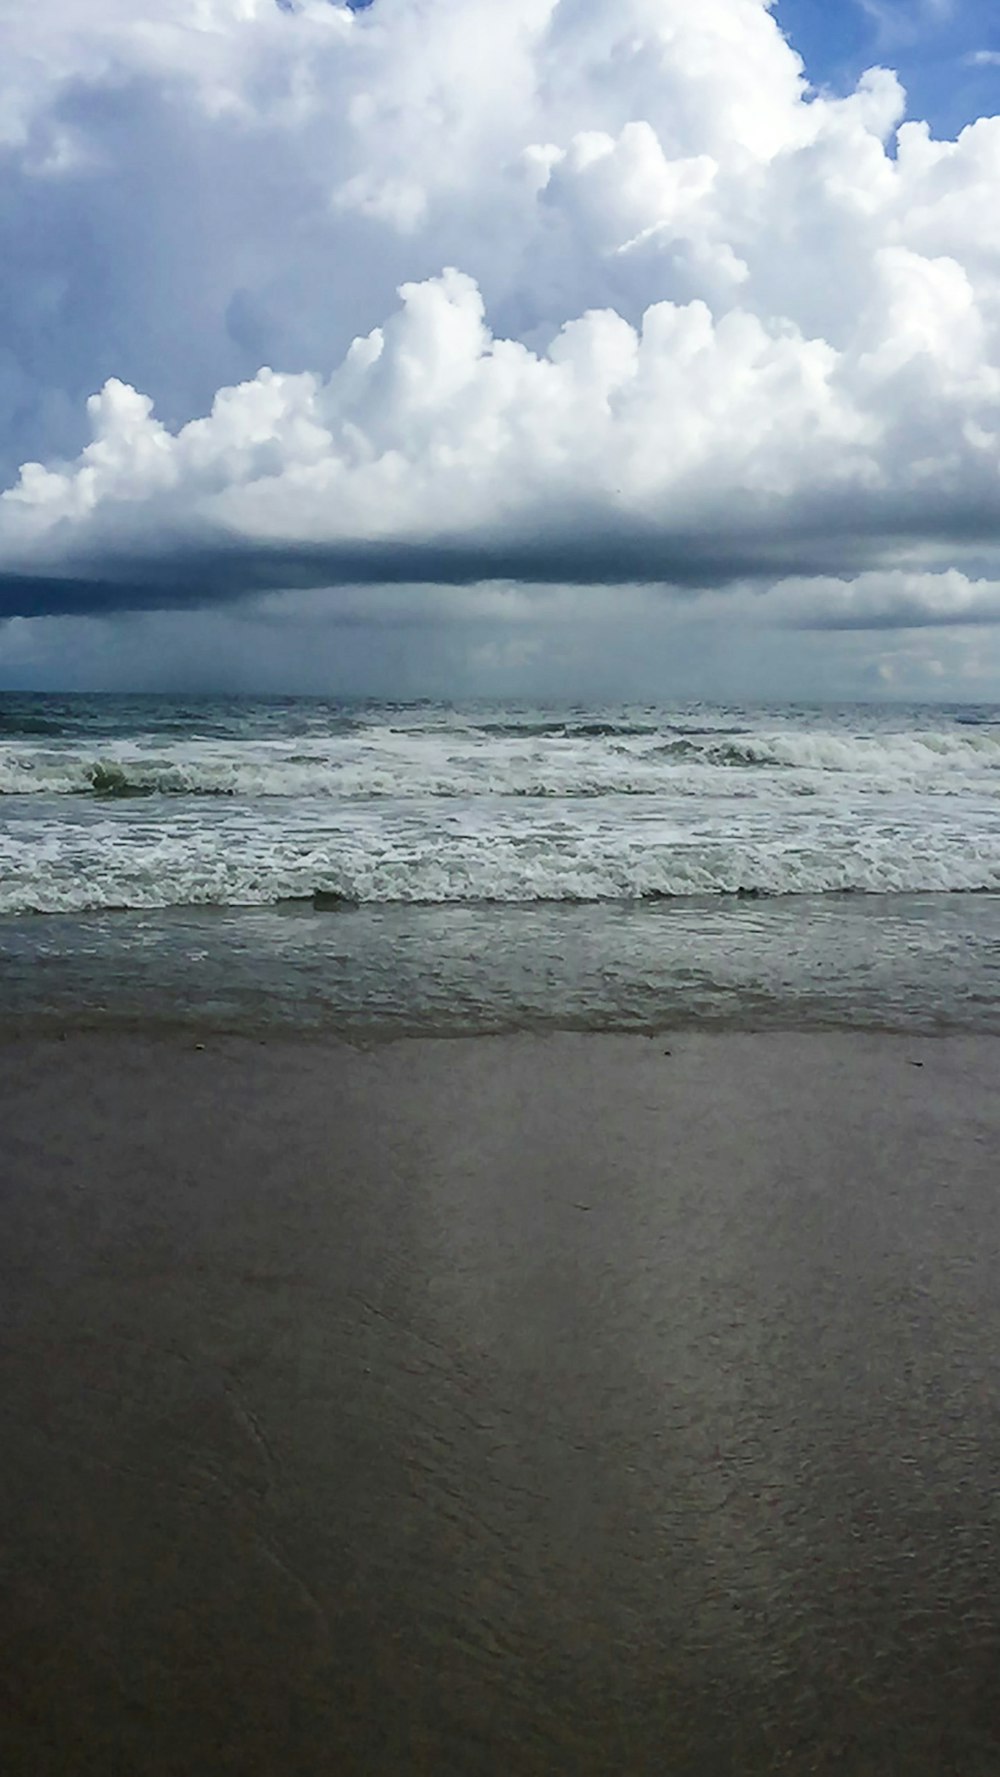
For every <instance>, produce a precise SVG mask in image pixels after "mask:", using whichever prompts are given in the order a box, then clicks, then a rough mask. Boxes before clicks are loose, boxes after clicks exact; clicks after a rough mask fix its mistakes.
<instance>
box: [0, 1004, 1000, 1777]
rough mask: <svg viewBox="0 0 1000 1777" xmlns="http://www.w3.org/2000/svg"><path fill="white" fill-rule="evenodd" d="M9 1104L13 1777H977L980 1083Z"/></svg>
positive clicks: (13, 1089)
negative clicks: (624, 1776)
mask: <svg viewBox="0 0 1000 1777" xmlns="http://www.w3.org/2000/svg"><path fill="white" fill-rule="evenodd" d="M665 1050H669V1051H670V1053H669V1054H666V1053H664V1051H665ZM0 1056H2V1062H0V1074H2V1085H0V1129H2V1132H3V1169H2V1170H3V1174H4V1183H3V1186H2V1190H0V1254H2V1264H3V1278H2V1289H0V1316H2V1354H3V1355H2V1363H3V1395H2V1398H3V1407H4V1416H3V1461H2V1464H0V1497H2V1509H3V1522H4V1527H5V1536H4V1543H5V1548H4V1563H3V1565H4V1591H5V1596H6V1602H5V1606H4V1610H3V1636H4V1646H3V1649H2V1659H0V1684H2V1689H3V1693H4V1694H3V1696H2V1698H0V1703H2V1708H0V1722H2V1725H0V1768H2V1769H3V1771H4V1772H5V1773H6V1774H7V1777H19V1774H20V1773H31V1777H46V1774H48V1773H57V1772H58V1773H73V1774H74V1777H90V1774H91V1773H93V1774H94V1777H97V1774H98V1773H99V1774H100V1777H108V1774H109V1773H113V1772H122V1773H126V1772H127V1773H129V1777H146V1774H147V1773H148V1774H154V1773H155V1774H156V1777H161V1774H162V1777H167V1774H168V1773H169V1774H170V1777H178V1774H181V1773H183V1774H184V1777H195V1774H196V1773H212V1774H213V1777H215V1774H216V1773H223V1772H233V1773H240V1777H257V1774H258V1773H259V1774H264V1773H268V1774H270V1773H274V1774H275V1777H279V1774H281V1777H285V1774H290V1773H295V1774H297V1773H301V1774H302V1777H306V1774H308V1777H317V1774H319V1773H326V1772H330V1773H337V1774H338V1777H339V1774H340V1773H359V1774H360V1773H364V1774H365V1777H370V1774H372V1773H392V1774H393V1777H399V1774H403V1773H410V1772H418V1773H423V1772H426V1773H433V1774H434V1777H443V1774H450V1773H454V1774H455V1777H478V1774H479V1773H484V1774H485V1773H489V1774H490V1777H501V1774H502V1777H520V1774H521V1773H524V1774H528V1773H532V1774H533V1773H572V1774H573V1777H585V1774H589V1773H602V1774H603V1773H607V1774H608V1777H612V1774H613V1777H618V1774H620V1773H649V1774H650V1777H653V1774H654V1773H655V1774H657V1777H674V1774H679V1773H684V1774H685V1777H687V1774H690V1777H716V1774H718V1777H724V1774H728V1773H733V1774H734V1777H735V1774H737V1773H739V1774H740V1777H744V1774H755V1773H764V1772H781V1771H789V1772H794V1773H806V1772H810V1773H811V1772H820V1773H830V1774H831V1777H832V1774H833V1773H836V1774H837V1777H861V1774H865V1777H867V1774H869V1773H870V1774H871V1777H875V1774H876V1773H878V1774H879V1777H885V1774H887V1773H893V1774H895V1773H900V1774H906V1777H917V1774H920V1773H927V1774H928V1777H931V1774H933V1777H944V1774H946V1773H956V1774H957V1773H961V1777H995V1774H996V1772H997V1770H998V1769H1000V1685H998V1682H997V1673H998V1671H1000V1578H998V1557H997V1538H998V1532H1000V1490H998V1486H997V1475H998V1473H1000V1414H998V1406H1000V1372H998V1367H997V1362H996V1354H997V1351H998V1349H1000V1286H998V1277H1000V1269H998V1243H1000V1187H998V1179H997V1159H996V1157H997V1154H998V1152H1000V1127H998V1125H1000V1106H998V1100H997V1095H996V1091H995V1082H996V1079H997V1076H998V1064H1000V1040H996V1039H990V1038H955V1039H939V1040H931V1041H924V1040H921V1041H918V1040H915V1039H914V1040H904V1039H899V1038H897V1039H892V1038H882V1037H876V1036H853V1035H843V1036H837V1035H831V1036H808V1037H793V1036H786V1035H780V1034H771V1035H767V1036H761V1037H753V1036H743V1035H740V1036H737V1035H731V1036H710V1035H702V1036H698V1037H693V1036H685V1037H682V1038H677V1039H674V1040H673V1041H671V1040H661V1041H657V1042H655V1043H654V1042H650V1041H646V1040H643V1039H640V1038H626V1037H597V1036H588V1037H546V1038H539V1037H534V1038H532V1037H515V1038H499V1039H481V1040H467V1041H462V1042H453V1043H447V1042H433V1041H412V1042H403V1043H399V1044H396V1045H393V1046H389V1047H383V1048H380V1049H376V1050H373V1051H371V1052H368V1053H364V1052H359V1051H355V1050H351V1049H348V1048H346V1047H344V1046H340V1045H337V1044H333V1043H329V1044H324V1043H320V1042H315V1043H301V1042H300V1043H293V1042H291V1041H287V1040H275V1041H272V1042H271V1043H269V1044H268V1045H266V1046H264V1045H259V1044H254V1043H252V1042H238V1041H235V1040H229V1041H222V1040H211V1039H209V1040H208V1042H207V1046H206V1047H205V1048H204V1049H202V1048H196V1047H195V1046H194V1044H193V1042H192V1041H191V1039H190V1038H187V1039H184V1040H178V1039H175V1040H170V1039H168V1038H149V1039H140V1038H137V1037H132V1038H125V1037H122V1036H112V1035H107V1034H104V1035H93V1036H74V1037H70V1038H69V1039H68V1040H67V1041H65V1042H63V1043H59V1042H55V1041H53V1042H40V1041H31V1042H22V1043H21V1044H17V1043H14V1042H6V1043H5V1044H4V1045H3V1047H2V1050H0Z"/></svg>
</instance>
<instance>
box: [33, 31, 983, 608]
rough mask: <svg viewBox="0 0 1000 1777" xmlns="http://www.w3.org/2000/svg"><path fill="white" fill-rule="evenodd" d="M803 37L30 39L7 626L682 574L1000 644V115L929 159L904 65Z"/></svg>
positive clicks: (158, 34) (694, 580)
mask: <svg viewBox="0 0 1000 1777" xmlns="http://www.w3.org/2000/svg"><path fill="white" fill-rule="evenodd" d="M780 22H781V10H780V6H779V7H778V8H777V11H776V12H775V11H774V10H773V9H772V8H771V7H770V6H769V5H767V4H765V3H764V0H701V3H700V4H699V5H698V6H697V7H692V6H691V5H690V3H689V0H621V3H620V4H619V5H617V6H616V7H613V8H612V7H608V6H606V5H604V4H601V3H599V0H508V3H507V4H506V5H504V6H497V5H495V4H493V3H492V0H435V3H434V4H433V5H429V4H427V3H426V0H375V4H374V6H372V7H371V8H370V9H369V10H368V11H365V12H362V13H357V14H353V13H351V12H349V11H348V10H347V9H346V8H342V7H338V6H332V5H328V4H325V3H322V0H302V3H301V4H297V5H296V6H295V8H294V9H292V10H287V9H284V8H279V7H278V6H277V5H275V4H274V0H185V3H184V4H177V3H176V0H174V3H172V4H171V5H169V6H168V5H166V4H163V3H162V0H132V3H131V4H129V5H125V3H124V0H93V4H90V5H88V6H86V7H84V6H83V5H82V4H80V3H79V0H46V3H45V4H43V5H41V6H39V7H36V8H35V9H33V10H29V9H23V11H22V12H20V13H18V14H17V15H16V16H14V17H12V18H11V19H10V21H9V22H8V23H7V24H5V26H4V30H5V33H6V38H7V42H6V44H5V45H4V49H5V54H4V58H3V68H4V72H3V74H2V76H0V139H2V140H3V141H4V142H5V143H6V145H7V146H6V156H7V163H8V166H9V168H10V172H11V179H10V193H11V196H10V201H9V204H8V208H7V211H6V212H5V216H4V218H0V250H2V251H3V253H4V257H5V261H6V263H9V264H12V265H13V266H14V267H15V271H14V276H13V278H12V280H11V288H10V290H9V292H8V293H7V295H6V298H5V303H6V307H5V310H4V314H5V320H6V326H5V332H4V334H3V336H2V344H0V430H5V431H6V433H7V436H8V437H9V438H10V439H11V440H13V441H14V442H15V443H16V444H19V445H20V448H19V449H18V450H17V456H18V458H19V459H20V461H21V462H22V463H23V464H24V466H23V467H22V468H21V471H20V474H19V475H17V476H15V477H13V478H12V479H11V484H10V486H9V487H8V490H7V492H6V493H5V494H4V495H3V498H2V500H0V612H2V611H3V610H5V609H6V610H9V611H14V610H22V611H31V610H41V609H68V608H69V609H72V608H79V609H85V608H88V606H90V607H92V608H95V609H97V608H105V607H112V606H114V605H116V604H121V605H125V606H127V605H129V604H130V603H138V604H144V603H146V604H149V603H152V604H155V603H157V602H158V601H162V602H165V603H175V604H176V603H183V602H185V601H187V602H190V603H196V602H199V601H205V600H210V599H212V598H214V597H221V596H226V597H229V596H232V595H233V594H234V593H236V592H238V591H240V590H241V589H242V588H243V587H249V588H253V587H257V588H260V587H267V586H280V585H283V584H301V585H306V584H310V583H312V584H317V583H322V582H323V581H324V580H329V581H340V582H349V583H352V584H355V583H357V582H358V581H360V580H366V579H367V580H371V581H374V582H377V581H379V580H392V581H397V582H400V583H401V584H405V585H406V586H407V587H409V588H411V590H410V591H409V592H407V594H406V595H405V596H406V598H408V599H409V600H410V601H411V602H412V601H413V600H419V599H420V598H422V597H426V594H422V593H420V592H419V591H417V590H412V588H413V587H414V586H415V585H416V583H418V582H420V581H434V580H444V581H446V580H448V579H455V580H469V581H476V580H480V579H500V578H506V579H510V578H521V579H523V580H524V581H526V582H536V581H544V580H550V581H569V580H575V581H579V582H581V583H583V582H587V581H603V582H611V581H616V580H620V581H623V582H625V581H629V580H634V579H636V578H640V577H648V578H650V579H657V580H660V581H663V582H664V583H671V582H673V583H676V584H677V585H680V586H684V587H685V588H688V589H690V590H692V591H697V590H699V589H703V590H707V592H708V593H709V594H711V589H712V588H713V587H718V586H722V585H738V584H739V583H741V582H742V581H745V580H753V582H754V584H755V585H757V586H761V585H764V586H767V585H770V586H772V587H774V588H775V590H774V592H773V593H771V594H768V595H766V596H767V599H768V600H769V601H770V602H769V606H768V608H769V609H771V610H772V611H773V613H774V621H776V622H778V621H780V622H786V621H799V620H801V621H803V622H808V623H818V624H822V623H824V622H828V623H830V624H832V625H836V624H842V623H843V624H849V623H858V624H860V625H861V626H865V625H886V624H893V623H895V624H900V625H905V624H908V623H910V622H913V623H917V624H924V623H935V624H940V623H948V622H951V623H964V622H967V621H970V620H971V619H970V609H972V608H974V609H975V611H976V612H977V613H978V614H977V615H976V617H975V621H994V620H995V619H996V618H997V615H998V612H997V604H996V600H995V598H994V595H993V592H992V591H989V590H984V589H988V588H991V587H992V586H993V585H994V583H995V581H996V580H997V579H998V578H1000V563H998V561H997V550H998V544H1000V209H998V206H997V205H996V202H995V193H996V189H997V182H998V179H1000V119H984V120H981V121H980V122H979V123H977V124H976V125H974V126H973V127H971V128H970V129H967V130H966V131H964V132H963V133H962V135H961V136H960V137H959V139H958V140H957V141H955V142H938V141H935V140H934V139H933V138H932V136H931V134H930V132H929V130H928V129H927V128H926V127H925V126H923V125H921V124H919V123H917V122H902V119H903V116H904V109H905V100H904V96H903V94H902V92H901V89H900V87H899V83H898V81H897V79H896V77H895V76H894V75H893V74H892V73H891V72H890V71H888V70H885V69H874V70H872V71H870V72H869V73H868V74H866V75H865V77H864V79H863V80H862V81H861V83H860V85H859V87H858V89H857V91H856V92H855V93H854V94H852V95H850V96H849V97H847V98H845V99H839V100H835V99H831V98H827V97H816V96H814V95H813V94H812V93H811V91H810V89H809V87H808V84H807V81H806V78H805V71H804V70H803V69H802V67H801V64H800V62H799V60H798V58H797V56H796V55H795V54H794V52H793V51H792V50H791V48H790V47H789V45H788V43H787V42H786V41H785V39H784V37H783V36H782V34H781V30H780V28H779V27H780ZM897 132H898V133H897ZM450 268H453V269H450ZM397 289H398V292H399V293H398V296H397V295H396V294H395V291H396V290H397ZM263 361H269V362H271V363H273V364H274V365H275V368H274V369H273V370H258V369H257V365H258V364H260V363H261V362H263ZM133 385H134V386H133ZM88 386H89V388H90V389H93V388H95V387H100V389H101V392H100V393H98V394H96V395H93V396H92V398H91V399H90V400H89V402H87V403H86V412H87V418H88V424H89V429H90V434H91V436H90V441H89V442H85V440H84V439H83V438H81V437H80V435H79V433H78V431H77V424H78V422H77V420H76V418H75V417H74V416H75V415H76V414H78V413H79V414H82V413H83V411H84V402H83V401H82V400H80V401H78V400H77V396H78V394H80V393H82V391H83V390H85V389H86V388H87V387H88ZM4 415H6V420H5V421H4V418H3V416H4ZM26 459H27V460H26ZM44 576H49V577H51V578H52V579H53V580H55V581H56V582H58V584H57V586H56V587H55V588H54V589H53V588H52V587H46V585H45V584H43V577H44ZM894 576H895V577H894ZM400 596H401V597H402V595H400ZM755 596H756V595H755ZM705 608H706V609H707V606H706V607H705ZM796 612H797V613H798V616H796Z"/></svg>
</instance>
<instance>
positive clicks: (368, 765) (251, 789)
mask: <svg viewBox="0 0 1000 1777" xmlns="http://www.w3.org/2000/svg"><path fill="white" fill-rule="evenodd" d="M70 714H71V717H72V720H73V724H74V726H73V727H72V731H69V730H67V731H66V732H63V733H60V732H55V733H52V732H50V728H51V726H52V724H47V725H45V726H40V728H39V732H37V733H36V732H35V731H34V730H33V729H32V728H31V727H30V722H32V721H34V722H36V723H37V722H38V717H37V712H36V711H34V710H32V711H29V712H28V719H27V720H26V721H25V722H24V724H23V726H22V728H21V729H18V730H17V731H15V730H14V729H13V728H11V727H8V730H7V734H8V738H6V739H4V740H3V741H0V797H2V798H3V800H2V802H0V912H8V913H28V912H45V913H53V912H60V911H62V912H70V911H78V910H85V909H92V908H115V907H123V908H126V907H127V908H158V907H169V906H184V905H220V906H227V905H231V906H241V905H242V906H254V905H265V904H268V903H272V902H277V901H281V900H284V899H287V898H309V897H313V896H320V897H326V898H329V899H331V900H336V899H338V898H339V899H342V900H344V901H349V902H372V903H392V902H409V903H413V902H442V903H449V902H457V901H496V902H515V901H520V902H532V901H535V902H538V901H583V902H586V901H604V900H622V901H630V900H637V899H644V898H654V897H661V896H662V897H669V896H685V895H725V894H735V893H738V892H740V891H743V892H744V893H757V894H762V895H815V894H827V893H836V892H840V891H849V890H856V891H860V892H868V893H874V894H881V895H892V894H897V893H906V892H923V891H927V892H937V891H963V890H987V891H1000V724H997V723H996V722H991V721H989V720H980V719H977V720H976V721H974V722H970V723H969V724H968V725H966V724H964V723H963V722H961V721H958V720H951V721H948V720H942V719H939V720H938V721H937V722H935V721H934V720H933V719H931V718H928V717H927V716H923V715H919V714H918V715H917V716H915V717H913V718H912V719H904V718H902V717H899V718H892V717H885V716H880V715H878V713H876V712H871V711H869V712H841V713H839V714H838V715H836V716H835V717H834V718H830V719H826V720H824V719H823V718H820V717H818V716H813V717H807V716H805V715H800V716H789V717H788V718H786V719H784V720H781V719H777V718H776V717H775V716H774V713H773V712H772V713H771V714H769V715H767V716H756V715H754V714H753V713H748V712H717V713H712V712H702V711H698V712H688V713H686V714H683V715H682V714H678V713H676V712H674V713H669V714H668V713H666V712H659V713H658V712H648V711H647V712H642V713H641V714H640V715H639V716H635V715H630V714H629V713H627V712H624V713H623V712H607V711H595V712H580V711H577V712H572V713H570V714H567V715H563V716H552V715H548V714H538V713H532V712H528V713H527V715H525V714H524V713H518V712H506V713H504V712H501V713H500V714H499V715H497V714H494V715H491V716H489V717H485V716H479V717H473V716H469V715H468V714H463V713H461V712H455V711H448V710H442V709H439V708H438V709H435V708H428V709H420V710H408V711H390V712H382V713H381V714H379V715H378V716H377V717H373V718H372V719H371V720H367V719H366V720H361V719H351V720H349V721H348V720H346V719H338V720H334V721H331V722H330V723H329V725H328V726H327V728H326V729H324V726H323V712H322V710H320V711H319V712H318V713H308V712H307V715H306V716H303V715H302V713H301V711H300V710H298V709H295V710H292V712H291V714H286V713H284V712H282V711H277V712H276V711H275V710H274V709H272V708H271V707H270V706H268V707H262V709H261V710H259V711H257V710H256V707H255V706H253V707H252V708H251V712H250V714H249V715H248V716H246V717H245V718H244V717H242V716H241V714H240V712H238V711H237V712H236V714H235V715H234V713H233V711H232V710H230V709H228V708H227V709H226V710H225V711H223V712H222V714H221V715H220V717H219V721H218V730H219V731H218V732H216V733H214V734H211V733H204V732H199V731H197V730H196V729H195V727H194V724H193V721H187V720H179V719H177V717H176V713H175V712H171V711H169V710H168V711H167V712H166V713H165V714H164V713H163V712H160V726H159V727H156V726H155V725H154V724H152V722H150V724H149V726H147V727H146V728H145V729H144V728H143V727H142V723H141V721H140V720H138V719H137V718H136V719H135V720H133V718H132V715H131V713H130V711H125V712H124V714H122V715H120V716H119V718H118V720H119V726H118V728H117V729H114V728H112V727H111V726H110V725H109V724H108V723H107V719H106V718H105V719H104V720H105V728H104V729H103V730H102V728H101V712H100V711H98V713H97V714H96V715H94V714H93V713H92V712H90V711H89V710H88V711H85V712H84V716H80V715H79V714H78V712H75V711H71V712H70ZM223 716H224V718H225V719H224V721H223V719H222V717H223ZM168 719H169V726H168Z"/></svg>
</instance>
